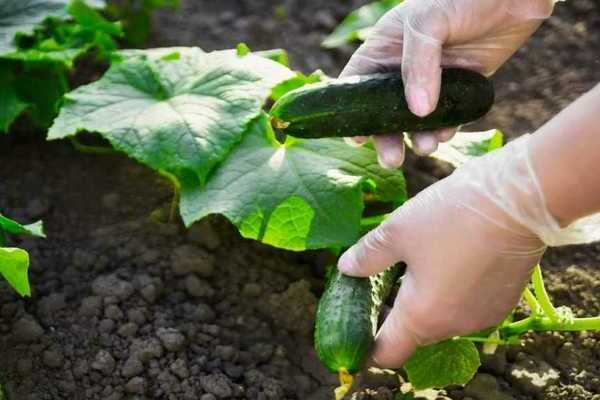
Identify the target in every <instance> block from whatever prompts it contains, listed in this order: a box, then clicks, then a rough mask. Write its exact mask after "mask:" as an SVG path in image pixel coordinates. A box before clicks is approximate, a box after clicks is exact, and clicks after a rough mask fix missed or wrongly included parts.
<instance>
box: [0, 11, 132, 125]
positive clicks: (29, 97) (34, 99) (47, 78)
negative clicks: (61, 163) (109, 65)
mask: <svg viewBox="0 0 600 400" xmlns="http://www.w3.org/2000/svg"><path fill="white" fill-rule="evenodd" d="M23 4H29V6H30V8H29V9H23V8H22V7H21V6H22V5H23ZM90 4H91V5H90ZM98 5H101V2H98V1H95V2H91V1H89V0H88V1H87V2H84V1H83V0H72V1H71V2H67V0H64V1H57V0H55V1H46V2H36V1H29V2H20V3H18V4H17V3H13V2H12V0H11V1H9V2H8V3H2V4H1V5H0V46H3V47H2V48H3V49H4V51H0V91H2V92H3V93H6V96H4V97H3V98H2V100H0V103H1V108H0V132H6V131H8V130H9V128H10V125H11V124H12V122H13V121H14V120H15V119H16V118H17V117H18V116H19V115H20V114H21V113H23V112H25V111H27V114H28V116H29V117H30V120H31V121H32V122H33V123H34V124H35V125H37V126H39V127H42V128H47V127H48V126H50V125H51V122H52V120H53V119H54V117H55V116H56V115H57V112H58V106H59V100H60V98H61V97H62V95H63V94H64V93H65V92H66V91H67V90H68V82H67V72H68V70H69V69H70V68H72V67H73V62H74V61H75V59H76V58H78V57H79V56H81V55H82V54H84V53H86V52H88V51H90V50H92V49H94V50H96V51H97V53H98V54H99V55H100V56H103V57H105V56H106V55H107V54H108V53H109V52H111V51H113V50H114V49H116V47H117V45H116V42H115V41H114V38H115V37H119V36H121V35H122V32H121V29H120V27H119V25H118V24H115V23H112V22H109V21H107V20H106V19H104V18H103V17H102V16H101V15H100V14H99V13H98V11H96V10H95V9H94V8H93V6H98ZM10 7H12V8H10ZM3 12H4V13H6V15H9V14H10V13H11V12H12V13H16V14H17V15H21V17H20V18H21V19H20V20H21V21H22V22H21V23H20V25H18V24H14V25H15V26H12V25H10V24H8V23H6V22H5V24H6V25H5V26H4V27H2V19H1V18H2V17H1V14H2V13H3ZM7 18H8V17H7ZM13 18H14V17H13ZM11 21H12V20H11ZM11 23H12V22H11ZM17 25H18V26H17ZM3 28H4V29H3ZM9 28H10V29H9ZM11 35H12V36H11ZM1 43H4V45H2V44H1Z"/></svg>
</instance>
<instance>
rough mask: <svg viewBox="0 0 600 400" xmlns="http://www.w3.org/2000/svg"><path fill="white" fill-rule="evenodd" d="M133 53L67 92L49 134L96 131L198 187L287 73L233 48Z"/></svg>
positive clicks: (53, 137)
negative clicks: (176, 55) (172, 55)
mask: <svg viewBox="0 0 600 400" xmlns="http://www.w3.org/2000/svg"><path fill="white" fill-rule="evenodd" d="M137 54H138V56H136V57H130V58H129V59H127V58H125V59H124V61H123V62H121V63H117V64H115V65H113V66H112V67H111V68H110V69H109V70H108V72H107V73H106V74H105V75H104V76H103V77H102V78H101V79H100V80H98V81H96V82H94V83H92V84H89V85H87V86H82V87H80V88H78V89H76V90H74V91H73V92H70V93H68V94H67V95H66V96H65V101H64V105H63V106H62V108H61V111H60V114H59V116H58V118H57V119H56V120H55V121H54V125H53V126H52V127H51V128H50V130H49V133H48V138H49V139H59V138H64V137H67V136H71V135H74V134H76V133H77V132H79V131H82V130H87V131H90V132H98V133H99V134H101V135H102V136H104V137H105V138H106V139H108V140H109V141H110V142H111V144H112V145H113V146H114V147H115V148H116V149H118V150H121V151H124V152H126V153H127V154H129V155H130V156H132V157H134V158H136V159H137V160H139V161H141V162H143V163H144V164H147V165H148V166H150V167H152V168H154V169H156V170H158V171H165V172H168V173H170V174H172V175H174V176H176V177H177V178H178V179H179V180H190V179H191V180H192V181H193V182H194V184H197V185H200V184H202V183H203V182H204V180H205V178H206V176H207V175H208V173H209V172H210V171H211V169H212V168H213V167H214V166H215V165H217V164H218V163H219V162H221V161H222V160H223V159H224V158H225V157H226V156H227V154H229V152H230V151H231V150H232V148H233V147H234V146H235V145H237V144H238V143H239V141H240V140H241V138H242V134H243V133H244V131H245V130H246V126H247V124H248V123H249V122H250V121H251V120H253V119H254V118H256V117H257V116H258V115H259V114H260V113H261V110H262V107H263V105H264V102H265V100H266V98H267V97H268V96H269V94H270V92H271V88H272V87H273V86H275V85H277V84H278V83H279V82H281V81H284V80H286V79H289V78H291V77H292V76H293V73H292V71H290V70H289V69H287V68H286V67H284V66H282V65H280V64H278V63H275V62H273V61H270V60H267V59H265V58H262V57H257V56H255V55H253V54H249V55H247V56H245V57H238V56H237V55H236V53H235V51H217V52H213V53H203V52H201V51H199V50H197V51H185V52H184V51H181V52H180V59H178V60H172V61H167V60H162V59H156V58H155V57H156V52H150V53H149V55H147V56H145V57H144V56H139V53H137ZM162 56H164V52H163V54H162Z"/></svg>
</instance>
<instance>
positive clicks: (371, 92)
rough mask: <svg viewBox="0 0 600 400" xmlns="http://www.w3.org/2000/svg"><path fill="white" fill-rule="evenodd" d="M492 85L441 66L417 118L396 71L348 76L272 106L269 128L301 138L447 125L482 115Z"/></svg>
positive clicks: (466, 72)
mask: <svg viewBox="0 0 600 400" xmlns="http://www.w3.org/2000/svg"><path fill="white" fill-rule="evenodd" d="M493 102H494V88H493V86H492V84H491V82H490V81H489V80H488V79H487V78H485V77H484V76H483V75H481V74H479V73H477V72H473V71H469V70H465V69H458V68H449V69H444V70H443V71H442V87H441V91H440V99H439V102H438V105H437V108H436V109H435V111H433V112H432V113H431V114H429V115H428V116H426V117H424V118H421V117H418V116H416V115H414V114H413V113H412V112H410V110H409V109H408V105H407V103H406V98H405V97H404V84H403V83H402V75H401V74H400V73H386V74H373V75H365V76H360V77H349V78H343V79H337V80H333V81H328V82H323V83H318V84H314V85H308V86H305V87H302V88H300V89H296V90H293V91H291V92H289V93H287V94H285V95H284V96H283V97H281V98H280V99H279V100H278V101H277V102H276V103H275V104H274V105H273V107H272V109H271V112H270V113H271V116H272V117H273V118H272V121H273V125H274V127H275V128H277V129H280V130H281V131H282V132H283V133H285V134H288V135H291V136H296V137H301V138H323V137H332V136H338V137H342V136H360V135H377V134H389V133H402V132H418V131H423V130H432V129H439V128H444V127H453V126H458V125H461V124H465V123H467V122H471V121H474V120H476V119H478V118H480V117H482V116H484V115H485V114H486V113H487V112H488V111H489V110H490V108H491V107H492V104H493Z"/></svg>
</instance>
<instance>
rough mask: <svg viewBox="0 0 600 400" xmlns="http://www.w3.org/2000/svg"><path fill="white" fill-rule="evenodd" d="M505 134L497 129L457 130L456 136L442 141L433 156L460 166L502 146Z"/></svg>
mask: <svg viewBox="0 0 600 400" xmlns="http://www.w3.org/2000/svg"><path fill="white" fill-rule="evenodd" d="M503 140H504V135H503V134H502V132H500V131H499V130H497V129H491V130H489V131H485V132H457V133H456V135H454V137H453V138H452V139H451V140H450V141H448V142H446V143H440V144H439V146H438V149H437V150H436V151H435V152H434V153H432V154H431V157H433V158H437V159H438V160H442V161H446V162H448V163H450V164H452V165H453V166H454V167H459V166H461V165H462V164H464V163H466V162H467V161H469V160H470V159H472V158H474V157H478V156H482V155H484V154H486V153H489V152H490V151H493V150H496V149H498V148H500V147H502V144H503Z"/></svg>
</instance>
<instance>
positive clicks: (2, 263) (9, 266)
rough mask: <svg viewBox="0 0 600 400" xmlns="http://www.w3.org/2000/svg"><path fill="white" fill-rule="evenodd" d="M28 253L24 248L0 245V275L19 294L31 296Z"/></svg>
mask: <svg viewBox="0 0 600 400" xmlns="http://www.w3.org/2000/svg"><path fill="white" fill-rule="evenodd" d="M28 270H29V254H27V252H26V251H25V250H21V249H15V248H9V247H0V275H2V276H3V277H4V279H6V280H7V281H8V283H9V284H10V285H11V286H12V287H13V288H14V289H15V290H16V291H17V293H19V294H20V295H21V296H31V288H30V286H29V278H28V277H27V272H28Z"/></svg>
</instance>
